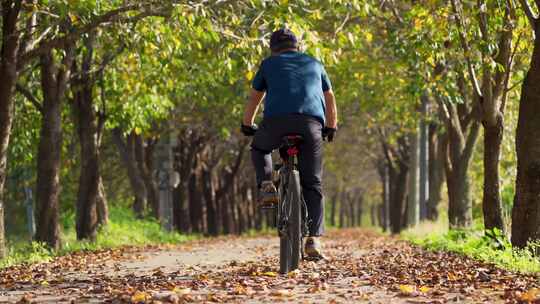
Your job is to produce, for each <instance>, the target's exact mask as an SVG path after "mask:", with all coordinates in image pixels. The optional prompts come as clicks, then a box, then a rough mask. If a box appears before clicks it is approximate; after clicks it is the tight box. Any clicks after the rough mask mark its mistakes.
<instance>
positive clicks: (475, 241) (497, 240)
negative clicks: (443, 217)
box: [403, 222, 540, 274]
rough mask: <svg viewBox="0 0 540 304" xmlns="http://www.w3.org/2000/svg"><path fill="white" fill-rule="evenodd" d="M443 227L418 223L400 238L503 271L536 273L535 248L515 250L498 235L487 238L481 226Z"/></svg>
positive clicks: (538, 270)
mask: <svg viewBox="0 0 540 304" xmlns="http://www.w3.org/2000/svg"><path fill="white" fill-rule="evenodd" d="M446 227H448V225H447V223H444V222H438V223H432V222H430V223H422V224H420V225H418V227H415V228H412V229H409V230H406V231H405V232H404V233H403V237H404V238H405V239H407V240H409V241H411V242H412V243H414V244H417V245H420V246H422V247H424V248H426V249H428V250H437V251H438V250H444V251H450V252H456V253H460V254H463V255H466V256H469V257H471V258H474V259H476V260H479V261H483V262H487V263H492V264H495V265H497V266H498V267H501V268H503V269H508V270H513V271H517V272H521V273H534V274H538V273H540V258H538V256H535V255H534V254H533V252H534V251H535V249H536V250H537V248H538V245H535V244H531V245H530V246H529V248H526V249H522V250H519V249H515V248H513V247H512V245H511V244H510V242H509V241H508V238H507V237H505V236H503V235H502V234H501V233H500V232H499V231H495V232H489V236H487V235H486V234H485V233H484V232H483V230H482V228H481V227H482V226H481V225H475V229H472V230H450V231H449V230H448V229H447V228H446Z"/></svg>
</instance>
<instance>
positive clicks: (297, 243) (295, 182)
mask: <svg viewBox="0 0 540 304" xmlns="http://www.w3.org/2000/svg"><path fill="white" fill-rule="evenodd" d="M288 192H289V195H290V199H291V200H290V203H291V205H290V207H291V208H290V215H289V225H287V230H288V231H287V232H288V233H287V234H288V237H289V241H290V243H291V244H290V248H291V255H290V264H289V271H292V270H295V269H297V268H298V265H299V263H300V259H301V254H302V207H301V199H302V194H301V188H300V174H299V172H298V170H293V171H292V172H291V178H290V179H289V190H288Z"/></svg>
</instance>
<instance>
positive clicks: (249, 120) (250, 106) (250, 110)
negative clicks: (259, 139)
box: [242, 89, 264, 126]
mask: <svg viewBox="0 0 540 304" xmlns="http://www.w3.org/2000/svg"><path fill="white" fill-rule="evenodd" d="M263 97H264V92H260V91H257V90H255V89H251V92H250V93H249V99H248V102H247V104H246V109H245V111H244V119H243V120H242V123H243V124H244V125H245V126H252V125H253V121H254V120H255V116H256V115H257V111H258V110H259V106H260V105H261V101H262V99H263Z"/></svg>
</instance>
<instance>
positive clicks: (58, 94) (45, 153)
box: [36, 46, 73, 250]
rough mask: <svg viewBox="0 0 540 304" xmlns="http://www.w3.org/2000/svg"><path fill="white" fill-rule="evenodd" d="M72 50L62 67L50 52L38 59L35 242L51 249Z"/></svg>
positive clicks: (56, 242)
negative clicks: (39, 106)
mask: <svg viewBox="0 0 540 304" xmlns="http://www.w3.org/2000/svg"><path fill="white" fill-rule="evenodd" d="M72 56H73V50H72V47H69V46H68V49H67V50H66V55H65V57H64V60H63V61H62V64H61V65H59V66H57V65H56V63H55V62H54V56H53V54H52V51H49V52H47V53H46V54H44V55H42V56H41V60H40V67H41V85H42V89H43V112H42V114H43V118H42V122H41V133H40V141H39V146H38V157H37V168H38V173H37V181H36V183H37V191H36V205H37V209H38V212H37V215H38V220H37V229H36V240H37V241H40V242H44V243H46V244H47V245H48V246H49V247H50V248H53V249H55V250H56V249H59V247H60V227H59V225H58V218H59V202H58V196H59V192H60V157H61V152H62V101H63V99H64V93H65V89H66V85H67V79H68V78H69V70H70V69H71V67H70V66H71V64H72V61H73V60H72Z"/></svg>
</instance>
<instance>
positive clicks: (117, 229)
mask: <svg viewBox="0 0 540 304" xmlns="http://www.w3.org/2000/svg"><path fill="white" fill-rule="evenodd" d="M62 222H63V223H64V225H63V226H64V227H63V228H64V229H63V231H64V233H63V237H62V248H61V249H60V250H58V251H56V252H53V251H51V250H49V249H47V247H46V246H44V245H43V244H40V243H37V242H28V241H21V240H11V241H9V242H8V255H7V257H6V258H5V259H2V260H0V268H4V267H9V266H12V265H17V264H21V263H38V262H46V261H50V260H51V259H53V258H54V257H56V256H61V255H66V254H68V253H70V252H74V251H80V250H92V251H93V250H98V249H105V248H115V247H120V246H125V245H149V244H178V243H181V242H184V241H186V240H189V239H194V238H196V237H197V236H192V235H190V236H185V235H181V234H179V233H177V232H166V231H164V230H162V229H161V227H160V225H159V223H158V222H157V221H156V220H155V219H152V218H145V219H136V218H135V215H134V214H133V212H132V211H131V210H130V209H126V208H116V207H113V208H111V209H110V214H109V224H108V225H107V226H106V227H103V228H102V229H100V230H99V232H98V235H97V239H96V242H88V241H77V237H76V233H75V227H74V223H75V220H74V215H68V216H65V217H64V218H63V221H62Z"/></svg>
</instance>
